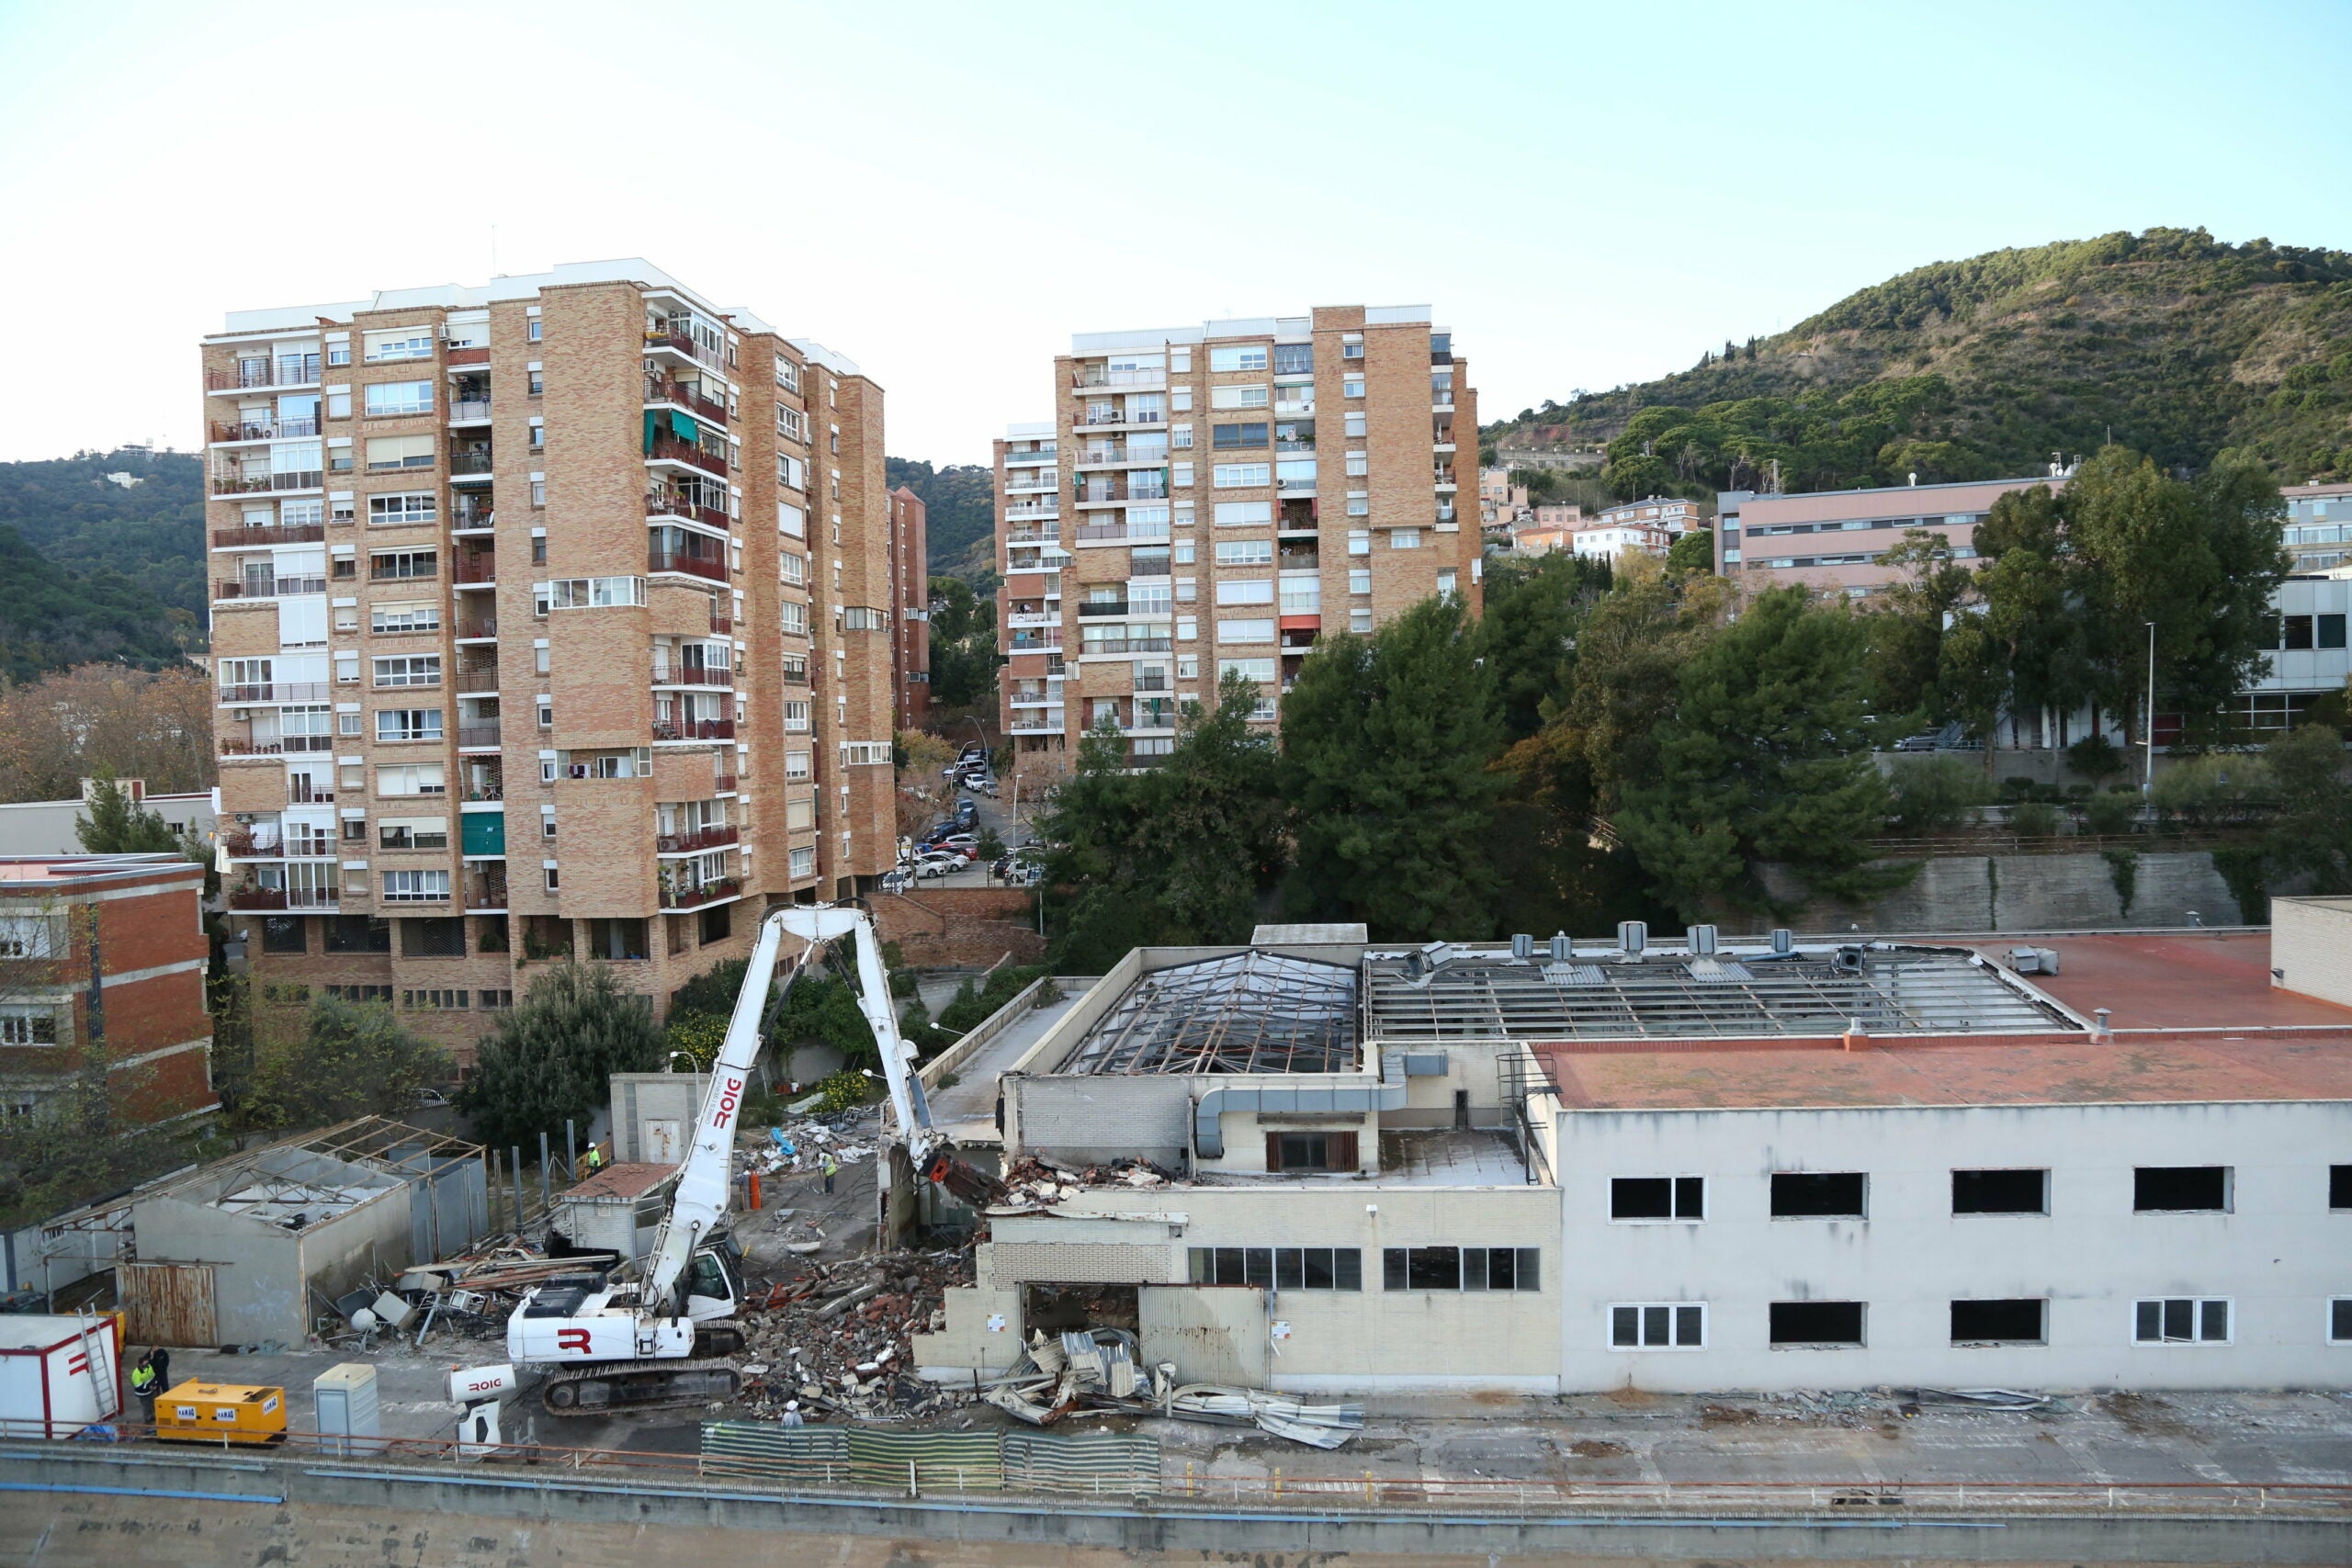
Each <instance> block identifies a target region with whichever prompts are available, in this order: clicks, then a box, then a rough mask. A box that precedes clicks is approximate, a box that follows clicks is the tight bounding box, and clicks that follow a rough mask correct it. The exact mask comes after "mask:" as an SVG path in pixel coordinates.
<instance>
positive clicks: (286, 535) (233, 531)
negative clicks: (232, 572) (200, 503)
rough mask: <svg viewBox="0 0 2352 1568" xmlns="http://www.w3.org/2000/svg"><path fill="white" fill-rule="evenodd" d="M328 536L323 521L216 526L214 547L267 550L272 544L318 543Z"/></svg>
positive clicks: (213, 537) (221, 548) (213, 534)
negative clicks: (274, 524)
mask: <svg viewBox="0 0 2352 1568" xmlns="http://www.w3.org/2000/svg"><path fill="white" fill-rule="evenodd" d="M326 536H327V525H325V524H323V523H296V524H293V525H289V526H288V527H283V528H215V529H213V530H212V547H213V548H214V549H216V550H233V549H240V548H243V549H254V550H266V549H267V548H268V547H270V546H272V545H316V544H320V543H322V542H323V541H324V540H325V538H326Z"/></svg>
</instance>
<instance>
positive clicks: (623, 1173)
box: [556, 1163, 678, 1203]
mask: <svg viewBox="0 0 2352 1568" xmlns="http://www.w3.org/2000/svg"><path fill="white" fill-rule="evenodd" d="M677 1174H678V1168H677V1167H676V1166H674V1165H641V1164H633V1163H624V1164H620V1165H608V1166H606V1167H605V1168H604V1169H602V1170H600V1171H598V1172H596V1174H595V1175H594V1176H592V1177H590V1178H589V1179H587V1180H585V1181H583V1182H582V1183H580V1184H579V1185H578V1186H577V1187H571V1188H568V1189H566V1190H564V1191H563V1192H561V1193H560V1194H558V1195H557V1198H556V1201H557V1202H559V1203H563V1202H571V1201H574V1200H579V1199H594V1198H619V1199H636V1198H642V1197H644V1196H645V1195H646V1194H647V1193H649V1192H651V1191H653V1190H655V1189H657V1188H659V1187H660V1186H661V1185H662V1183H663V1182H665V1181H667V1180H669V1179H671V1178H672V1177H673V1176H675V1175H677Z"/></svg>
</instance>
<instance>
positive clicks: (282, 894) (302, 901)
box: [229, 887, 338, 910]
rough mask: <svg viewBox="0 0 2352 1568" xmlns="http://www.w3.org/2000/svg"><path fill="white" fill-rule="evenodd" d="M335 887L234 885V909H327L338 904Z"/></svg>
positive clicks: (230, 904)
mask: <svg viewBox="0 0 2352 1568" xmlns="http://www.w3.org/2000/svg"><path fill="white" fill-rule="evenodd" d="M337 891H338V890H337V889H335V888H333V887H232V888H231V889H230V890H229V908H232V909H327V910H332V909H333V908H334V907H335V904H336V893H337Z"/></svg>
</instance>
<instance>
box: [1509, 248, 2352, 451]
mask: <svg viewBox="0 0 2352 1568" xmlns="http://www.w3.org/2000/svg"><path fill="white" fill-rule="evenodd" d="M1539 431H1540V432H1541V433H1542V434H1541V435H1538V434H1537V433H1538V432H1539ZM1481 435H1482V438H1483V439H1484V441H1485V442H1486V443H1487V445H1489V446H1492V445H1495V444H1497V443H1498V442H1500V443H1504V444H1509V445H1521V444H1524V443H1529V442H1543V443H1546V444H1558V443H1567V444H1576V445H1587V446H1589V445H1593V444H1598V443H1604V442H1605V443H1607V444H1608V454H1609V461H1608V464H1607V466H1606V467H1605V468H1603V470H1602V477H1603V479H1605V480H1606V481H1607V483H1608V484H1609V485H1610V487H1611V490H1612V491H1615V492H1616V493H1617V494H1619V495H1625V496H1630V495H1636V494H1646V493H1651V492H1653V491H1680V492H1683V493H1689V494H1705V493H1707V492H1710V491H1713V490H1714V489H1718V488H1723V489H1734V488H1736V489H1754V488H1763V487H1764V485H1765V484H1766V483H1767V482H1768V481H1769V477H1770V473H1771V470H1772V465H1773V463H1774V461H1775V460H1777V461H1778V462H1779V464H1780V479H1781V488H1783V489H1786V490H1791V491H1795V490H1813V489H1843V488H1850V487H1856V486H1866V485H1878V484H1900V483H1902V482H1904V476H1905V474H1906V473H1911V472H1917V474H1918V476H1919V478H1920V479H1922V480H1923V481H1928V480H1936V479H1979V478H1987V477H1995V476H2007V475H2014V474H2029V473H2036V472H2039V471H2041V468H2042V467H2043V466H2044V465H2046V464H2047V463H2048V462H2049V461H2050V459H2051V457H2052V453H2055V452H2064V453H2066V454H2068V455H2069V456H2072V455H2075V454H2078V453H2087V452H2090V451H2093V450H2095V449H2097V448H2098V447H2099V446H2103V445H2105V444H2107V443H2108V442H2109V441H2110V440H2112V441H2116V442H2120V443H2122V444H2123V445H2125V446H2131V447H2134V448H2137V449H2138V450H2141V451H2143V452H2146V453H2148V454H2150V455H2152V456H2153V457H2155V458H2157V460H2158V461H2160V462H2162V463H2165V464H2166V465H2170V466H2180V467H2188V468H2200V467H2202V466H2204V465H2205V464H2207V463H2210V462H2211V460H2212V458H2213V457H2214V455H2215V454H2216V453H2218V452H2220V451H2222V449H2224V448H2227V447H2243V448H2247V449H2250V450H2251V451H2253V452H2255V453H2256V454H2257V455H2259V456H2260V457H2263V458H2264V459H2265V460H2267V462H2268V463H2269V464H2270V465H2271V466H2272V468H2275V469H2276V470H2277V472H2278V476H2279V477H2280V478H2281V479H2285V480H2290V481H2292V480H2301V479H2333V478H2340V477H2344V476H2346V475H2347V474H2352V254H2346V253H2344V252H2341V251H2325V250H2305V249H2301V248H2297V247H2291V246H2280V245H2274V244H2272V243H2270V242H2268V241H2267V240H2256V241H2254V242H2252V243H2247V244H2242V245H2233V244H2228V243H2222V242H2221V241H2218V240H2215V239H2214V238H2213V237H2212V236H2211V235H2210V234H2208V233H2207V232H2206V231H2204V230H2202V229H2197V230H2181V229H2151V230H2149V231H2147V232H2145V233H2143V234H2136V235H2135V234H2127V233H2115V234H2107V235H2102V236H2100V237H2098V238H2097V239H2092V240H2080V241H2066V242H2063V243H2057V244H2052V245H2043V246H2041V247H2039V248H2037V249H2032V250H2005V251H1995V252H1992V253H1990V254H1985V255H1980V256H1974V257H1972V258H1970V259H1968V260H1966V261H1959V262H1939V263H1937V264H1936V265H1932V266H1924V267H1920V268H1917V270H1915V271H1912V272H1907V273H1905V274H1904V275H1902V276H1899V277H1895V278H1892V279H1890V280H1889V281H1887V282H1885V283H1882V284H1879V285H1877V286H1875V287H1873V288H1865V289H1862V290H1861V291H1860V292H1859V293H1856V294H1853V295H1849V297H1848V298H1846V299H1841V300H1839V301H1838V303H1836V304H1835V305H1832V306H1830V307H1829V308H1828V309H1827V310H1823V311H1822V312H1820V313H1819V314H1818V315H1815V316H1812V317H1809V318H1808V319H1806V320H1804V321H1800V322H1798V323H1797V324H1796V325H1795V326H1794V327H1792V328H1791V329H1790V330H1789V331H1787V332H1785V333H1779V334H1778V335H1776V336H1773V337H1769V338H1760V339H1750V340H1748V342H1747V343H1746V344H1728V343H1727V344H1724V347H1723V350H1722V351H1721V353H1717V352H1715V351H1713V350H1710V351H1709V352H1708V353H1707V354H1706V355H1703V356H1702V358H1701V360H1700V363H1699V364H1698V365H1696V366H1694V367H1692V368H1691V369H1689V370H1685V371H1682V372H1680V373H1679V374H1676V375H1672V376H1668V377H1665V378H1660V379H1658V380H1656V381H1650V382H1645V383H1644V384H1642V385H1639V386H1634V387H1624V388H1620V389H1616V390H1614V391H1610V392H1602V393H1598V394H1589V395H1583V396H1579V397H1577V399H1575V400H1573V401H1571V402H1569V403H1567V404H1566V405H1561V404H1557V403H1550V402H1547V403H1546V404H1545V405H1544V408H1543V409H1542V410H1540V411H1539V410H1528V411H1526V412H1522V413H1521V414H1520V416H1519V417H1518V418H1516V419H1513V420H1508V421H1503V422H1500V423H1496V424H1492V425H1489V426H1487V427H1486V428H1485V429H1484V430H1483V431H1482V432H1481Z"/></svg>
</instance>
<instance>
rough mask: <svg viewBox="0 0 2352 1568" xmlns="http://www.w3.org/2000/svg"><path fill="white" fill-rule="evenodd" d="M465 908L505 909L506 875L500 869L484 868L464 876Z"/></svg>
mask: <svg viewBox="0 0 2352 1568" xmlns="http://www.w3.org/2000/svg"><path fill="white" fill-rule="evenodd" d="M466 908H469V909H503V908H506V873H505V871H504V870H503V868H500V867H484V868H483V869H481V870H480V871H469V872H468V873H467V874H466Z"/></svg>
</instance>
